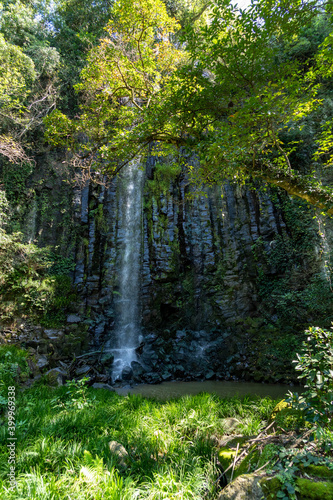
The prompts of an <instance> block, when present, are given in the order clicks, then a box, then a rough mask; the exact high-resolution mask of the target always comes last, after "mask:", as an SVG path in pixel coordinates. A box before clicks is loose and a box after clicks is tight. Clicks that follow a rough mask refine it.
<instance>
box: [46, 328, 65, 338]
mask: <svg viewBox="0 0 333 500" xmlns="http://www.w3.org/2000/svg"><path fill="white" fill-rule="evenodd" d="M44 336H45V337H46V338H48V339H49V340H60V339H61V338H62V337H63V336H64V331H63V330H55V329H53V328H52V329H48V330H44Z"/></svg>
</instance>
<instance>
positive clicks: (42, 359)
mask: <svg viewBox="0 0 333 500" xmlns="http://www.w3.org/2000/svg"><path fill="white" fill-rule="evenodd" d="M48 364H49V362H48V359H47V357H46V356H44V355H43V354H38V355H37V356H36V365H37V366H38V368H39V369H41V368H45V366H47V365H48Z"/></svg>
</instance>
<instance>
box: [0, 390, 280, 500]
mask: <svg viewBox="0 0 333 500" xmlns="http://www.w3.org/2000/svg"><path fill="white" fill-rule="evenodd" d="M274 405H275V402H273V401H272V400H271V399H269V398H264V399H250V398H245V399H243V400H242V401H241V400H240V399H237V398H232V399H219V398H218V397H216V396H214V395H209V394H201V395H197V396H193V397H190V396H186V397H183V398H181V399H178V400H173V401H168V402H158V401H154V400H147V399H145V398H143V397H141V396H138V395H131V396H127V397H123V396H119V395H117V394H115V393H112V392H109V391H105V390H94V389H86V388H84V387H83V386H80V384H72V385H71V384H70V385H69V386H64V387H60V388H50V387H44V386H40V387H36V388H32V389H28V390H25V391H23V392H19V393H18V394H17V399H16V419H17V427H16V437H17V441H16V479H17V489H16V490H15V491H11V490H10V489H9V486H10V483H9V480H8V479H7V477H8V476H7V474H8V472H9V465H8V448H7V443H8V441H7V429H6V418H5V417H4V416H3V424H4V425H2V427H1V453H0V471H1V482H0V488H1V491H5V490H7V491H6V493H5V495H6V496H5V498H8V499H14V498H15V499H18V498H20V499H23V498H24V499H25V498H27V499H28V498H29V499H45V500H46V499H47V500H51V499H58V498H59V499H75V500H79V499H94V500H97V499H101V498H110V499H119V500H120V499H121V500H123V499H134V498H147V499H162V498H163V499H167V498H168V499H176V498H177V499H187V498H188V499H200V498H213V497H214V495H215V492H216V479H217V477H218V476H219V475H220V471H219V469H218V468H217V466H216V459H215V455H216V443H217V441H218V439H219V437H220V436H222V435H223V434H224V433H225V432H226V431H227V430H228V429H227V428H225V420H224V419H225V418H226V417H237V418H238V419H239V420H240V422H241V423H240V425H239V428H238V432H241V433H242V434H244V435H253V434H255V433H257V432H259V430H260V428H261V427H262V425H263V421H266V420H267V419H268V417H269V415H270V413H271V411H272V408H273V407H274ZM112 441H114V442H117V443H119V444H121V445H122V446H123V447H124V448H125V449H126V451H127V455H126V453H125V450H123V449H121V448H120V451H119V449H118V450H114V451H113V452H112V451H111V450H110V446H109V443H110V442H112Z"/></svg>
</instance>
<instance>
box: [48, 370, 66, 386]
mask: <svg viewBox="0 0 333 500" xmlns="http://www.w3.org/2000/svg"><path fill="white" fill-rule="evenodd" d="M45 375H46V376H47V379H48V382H49V384H50V385H58V386H61V385H64V383H65V382H66V378H67V373H66V372H65V371H64V370H63V369H62V368H60V367H57V368H52V369H51V370H49V371H48V372H46V373H45Z"/></svg>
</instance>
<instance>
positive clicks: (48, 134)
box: [0, 0, 333, 499]
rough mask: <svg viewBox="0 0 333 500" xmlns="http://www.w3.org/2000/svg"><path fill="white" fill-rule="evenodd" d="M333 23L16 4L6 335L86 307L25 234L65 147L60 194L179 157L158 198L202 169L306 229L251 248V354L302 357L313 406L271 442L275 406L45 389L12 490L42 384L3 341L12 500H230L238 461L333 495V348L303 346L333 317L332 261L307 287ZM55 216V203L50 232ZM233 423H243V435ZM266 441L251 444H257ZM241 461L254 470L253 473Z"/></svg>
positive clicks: (1, 214) (285, 492) (308, 16)
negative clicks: (86, 181) (10, 326)
mask: <svg viewBox="0 0 333 500" xmlns="http://www.w3.org/2000/svg"><path fill="white" fill-rule="evenodd" d="M332 16H333V10H332V3H331V2H325V1H319V0H306V1H301V0H291V1H290V0H289V1H285V0H278V1H273V0H258V1H254V2H253V3H252V4H251V5H250V6H249V7H248V8H247V9H246V10H239V9H238V8H237V7H235V6H233V5H231V4H229V1H228V0H218V1H217V2H205V1H203V0H197V1H194V2H192V3H191V4H189V3H188V2H185V1H184V2H183V1H182V0H179V1H176V0H175V1H173V0H170V1H166V2H164V3H163V2H161V1H160V0H138V1H136V2H135V1H133V0H122V1H119V2H115V3H114V4H113V3H111V2H108V1H107V0H97V1H95V2H93V3H91V2H88V1H87V0H79V1H76V0H57V1H55V2H53V1H40V0H36V1H34V0H27V1H21V0H14V1H4V2H3V3H2V4H0V65H1V72H0V298H1V304H0V319H1V322H3V323H6V322H7V323H8V322H11V321H13V319H15V318H17V317H20V318H23V319H27V318H28V319H29V320H30V321H31V322H33V323H39V324H41V325H43V326H46V327H55V328H56V327H60V326H61V325H62V324H63V323H64V321H65V318H66V314H67V312H68V305H69V304H70V303H71V302H73V301H75V300H76V299H77V295H76V293H75V291H74V290H73V289H72V284H71V280H70V277H69V273H70V272H71V271H72V269H73V265H74V263H73V260H72V259H71V258H70V257H68V255H69V254H68V253H67V254H65V253H64V256H60V255H59V254H58V253H57V252H56V251H55V250H56V249H54V248H53V249H51V248H38V247H37V246H36V245H34V244H33V242H32V241H31V239H30V238H29V237H28V236H27V235H25V236H23V235H22V234H21V233H20V229H21V221H22V219H23V218H26V217H27V216H28V212H27V211H25V209H24V205H25V203H26V200H27V199H28V198H29V197H33V196H34V195H35V194H34V193H32V191H33V190H32V188H30V184H29V183H30V179H31V176H32V174H33V172H35V169H36V163H37V160H38V157H39V156H41V155H43V154H45V153H46V152H49V151H50V150H52V151H53V152H55V154H57V152H59V151H61V154H62V155H63V156H62V160H61V161H62V163H66V167H67V168H66V172H65V173H64V175H63V178H62V179H61V182H62V181H63V180H66V182H67V183H68V185H69V186H70V187H71V186H72V184H71V183H72V180H73V178H74V174H75V172H76V171H77V170H78V169H79V170H80V171H81V172H82V170H83V171H86V173H87V176H88V177H90V178H93V179H96V178H97V177H98V176H99V174H100V173H102V174H105V173H107V174H108V175H110V176H112V175H116V174H117V173H118V172H119V171H120V170H121V168H122V167H123V166H124V165H125V164H126V163H128V161H130V160H131V159H133V158H134V157H135V156H137V155H140V156H141V158H144V157H145V155H147V154H148V152H150V153H151V152H152V153H153V154H154V155H155V156H156V157H161V159H162V160H161V162H160V164H159V165H158V167H157V175H156V176H155V179H154V180H151V182H150V188H151V189H155V190H157V191H158V189H160V188H161V186H162V185H163V182H165V183H166V184H167V185H169V182H170V178H169V175H170V171H172V172H173V173H174V175H179V172H180V171H182V172H185V171H186V175H187V176H188V177H189V179H190V180H191V181H192V182H193V185H195V186H197V188H198V190H199V191H200V189H201V186H202V184H203V183H204V184H206V185H207V184H208V185H210V184H214V183H222V182H223V181H224V180H225V179H229V180H231V181H232V182H237V183H244V182H248V183H249V184H250V183H251V186H252V189H257V186H258V185H259V183H262V182H266V183H268V184H270V185H272V186H273V187H274V189H275V191H273V192H272V196H274V195H276V196H277V198H279V200H280V201H279V203H280V204H281V206H282V205H283V210H284V213H285V216H286V218H287V219H288V218H289V220H290V221H289V222H290V223H289V227H290V228H291V232H292V233H293V234H292V237H291V238H290V241H288V242H287V241H285V240H282V239H281V240H279V239H277V240H276V241H275V246H274V247H272V251H271V252H270V253H268V252H267V249H266V247H265V245H264V242H263V241H261V240H260V238H259V239H258V240H257V241H256V242H255V244H254V245H253V247H252V252H253V256H254V259H255V260H257V261H260V266H259V267H258V269H259V271H258V276H257V287H258V293H259V296H260V297H261V299H262V306H261V308H262V309H261V311H260V314H261V315H262V316H261V317H260V318H248V320H245V321H248V323H247V325H245V323H244V324H242V325H241V328H244V326H246V327H247V331H248V332H249V333H250V334H251V335H250V336H251V339H253V342H252V344H250V346H251V349H249V350H251V351H252V349H254V348H255V347H256V346H257V345H260V351H261V352H260V353H257V352H256V351H254V355H253V357H254V358H255V359H254V363H255V364H256V366H259V367H260V368H261V364H262V365H263V366H264V365H265V367H264V369H266V370H268V367H267V356H266V351H265V349H266V344H268V343H271V344H272V346H273V347H272V346H270V347H269V348H268V351H267V352H269V354H270V355H271V354H272V353H273V355H274V356H275V358H279V359H278V362H277V363H276V364H277V365H278V363H279V370H281V371H283V370H284V369H285V362H286V359H290V358H291V357H293V351H294V350H295V349H298V351H299V354H298V364H297V366H296V369H297V370H298V371H299V372H300V378H301V379H302V380H303V381H305V382H306V383H307V387H306V390H305V393H304V394H303V395H295V394H290V395H289V400H288V403H283V404H282V411H277V415H276V420H275V424H274V427H273V428H270V431H269V430H265V427H266V426H267V425H268V423H269V421H270V418H272V417H271V414H272V411H273V409H274V407H275V405H276V403H277V402H276V401H275V402H273V401H271V400H269V399H262V400H259V399H255V398H252V399H251V398H246V399H244V400H242V401H241V400H239V399H237V398H233V399H229V400H220V399H219V398H217V397H215V396H208V395H200V396H197V397H193V398H192V397H187V398H183V399H181V400H179V401H169V402H158V401H148V400H145V399H144V398H141V397H136V396H128V397H126V398H123V397H120V396H117V395H116V394H114V393H112V392H107V391H96V390H93V389H91V388H87V387H86V385H85V381H84V380H79V381H72V382H68V383H67V385H66V386H64V387H59V388H58V387H57V388H55V387H53V388H50V387H49V386H48V385H47V384H48V383H49V382H50V380H49V379H47V377H45V378H42V379H41V380H40V381H39V382H37V383H35V385H34V386H33V387H32V388H29V389H25V390H24V391H22V392H21V391H18V390H17V391H16V397H17V399H16V404H17V407H16V408H17V413H16V416H15V418H16V437H17V448H16V460H17V461H16V477H17V489H15V491H12V490H11V488H10V483H9V480H8V477H7V474H8V471H9V469H8V449H7V444H8V443H7V434H6V433H7V430H8V429H7V427H6V425H7V422H8V416H9V413H10V410H8V404H9V399H8V387H17V389H18V388H19V387H20V386H21V385H22V384H25V383H26V382H27V380H29V377H30V375H31V369H30V365H31V364H33V363H34V362H35V361H36V360H35V359H33V356H29V354H28V352H26V351H21V350H19V349H16V348H12V347H8V346H2V347H1V349H0V376H1V382H0V418H1V420H2V422H1V423H3V424H6V425H2V427H1V435H0V438H1V442H0V446H1V451H2V453H1V460H0V488H1V491H2V492H3V491H5V495H6V497H4V498H8V499H10V498H32V499H51V498H54V499H56V498H68V499H70V498H75V499H80V498H82V499H85V498H87V499H88V498H91V499H98V498H112V499H118V498H119V499H125V498H129V499H134V498H149V499H160V498H165V499H166V498H170V499H176V498H183V499H187V498H188V499H199V498H214V496H216V495H217V493H218V490H219V487H220V484H221V483H222V482H223V481H224V475H223V473H221V468H220V467H221V466H222V467H223V468H224V469H228V468H229V467H230V465H231V469H229V470H232V474H231V476H230V472H229V475H227V479H228V480H230V479H231V478H232V476H233V477H235V476H236V475H238V474H241V473H244V472H249V471H255V470H257V469H261V468H262V467H266V469H267V468H268V470H269V471H270V474H271V475H272V476H274V477H275V479H276V480H277V481H276V482H275V483H274V484H273V485H272V484H271V485H270V486H267V485H266V486H265V487H267V488H268V491H269V494H271V495H272V498H292V499H293V498H299V497H300V495H303V498H328V499H330V498H333V493H332V482H325V481H324V480H323V477H320V475H319V473H321V474H324V476H325V477H326V479H332V462H331V458H332V401H333V396H332V394H333V388H332V375H333V371H332V370H333V367H332V359H333V358H332V356H333V354H332V333H331V331H329V330H322V329H320V328H315V327H311V328H309V330H308V332H307V340H306V341H305V342H304V345H303V350H302V351H300V349H299V345H298V346H296V345H295V337H294V334H293V333H294V330H297V329H299V327H300V326H302V327H303V326H304V324H306V325H309V323H310V322H311V323H313V324H316V325H319V326H323V327H325V328H326V327H328V325H329V323H330V321H331V319H332V312H331V304H332V298H331V297H332V295H331V294H332V283H331V281H330V272H331V269H330V261H329V257H328V260H327V279H325V282H324V279H323V276H322V275H321V276H319V274H316V272H315V271H314V270H312V269H311V266H309V267H308V269H307V272H308V274H307V275H306V276H303V278H304V282H305V281H306V284H305V285H304V286H303V287H302V288H296V289H295V290H294V289H293V288H292V287H293V283H294V281H295V280H296V278H295V276H296V277H297V273H300V271H299V270H300V269H303V267H304V263H303V262H302V260H303V255H306V252H307V250H308V249H309V248H310V247H311V248H312V247H313V246H314V245H315V243H316V241H317V240H316V238H318V234H317V233H316V234H315V235H314V234H313V230H312V226H311V223H312V217H315V216H317V217H318V220H320V221H325V217H329V216H330V215H331V214H332V213H333V193H332V185H331V180H332V166H333V128H332V127H333V101H332V97H333V85H332V76H333V70H332V68H333V46H332V44H333V35H332V22H333V20H332ZM52 148H53V149H52ZM64 151H65V152H64ZM65 154H66V162H63V158H64V155H65ZM166 157H167V159H168V161H167V162H164V161H163V158H166ZM198 158H199V159H200V162H198V161H197V159H198ZM175 159H176V160H175ZM176 163H177V164H176ZM166 164H168V169H169V170H168V169H167V168H166V167H165V165H166ZM163 175H164V177H163ZM159 176H160V178H159ZM171 177H172V176H171ZM39 181H40V180H39V179H38V182H39ZM159 181H160V183H161V185H158V183H159ZM36 182H37V181H36ZM42 182H43V180H42ZM261 186H262V184H261ZM164 187H165V186H164ZM162 190H163V186H162ZM282 190H284V191H286V192H287V193H288V194H289V195H292V196H296V197H298V198H301V199H302V202H301V203H300V204H299V205H298V204H297V203H295V202H294V201H290V199H289V198H287V197H285V196H280V194H279V193H281V191H282ZM274 193H275V194H274ZM276 193H277V194H276ZM155 194H156V193H155ZM284 194H285V193H284ZM305 202H307V203H309V204H310V205H312V206H313V207H314V208H315V209H318V210H317V212H316V213H314V214H315V215H313V214H312V213H311V214H310V212H309V211H307V209H306V205H305ZM48 205H49V199H45V200H44V201H43V210H44V217H45V218H47V217H48V214H49V212H48V210H49V206H48ZM296 205H297V207H296ZM17 207H21V208H20V210H21V211H20V210H18V209H17ZM22 207H23V208H22ZM96 211H97V212H98V209H97V208H96ZM97 212H96V214H97V216H98V214H99V215H100V216H101V217H102V215H103V214H100V212H98V213H97ZM320 212H321V213H320ZM67 222H68V220H67V219H66V221H65V224H66V223H67ZM321 223H322V225H324V222H321ZM311 231H312V233H311ZM288 245H289V246H288ZM302 266H303V267H302ZM272 267H275V268H277V267H278V268H279V269H280V271H281V275H280V276H275V277H274V279H273V280H272V279H269V278H267V273H266V270H267V269H271V268H272ZM305 267H306V266H305ZM283 273H284V274H283ZM305 277H306V278H308V277H309V280H307V279H305ZM216 286H219V283H217V284H216ZM189 293H190V292H189ZM272 310H273V311H274V312H277V313H278V316H279V320H278V322H276V323H275V324H274V325H273V326H272V324H269V322H268V321H267V322H266V323H265V319H266V318H265V314H266V311H269V312H270V311H272ZM260 322H263V323H265V324H264V327H263V328H261V330H260V328H259V326H258V325H259V323H260ZM286 325H287V327H286ZM282 329H284V330H283V332H282ZM259 330H260V331H259ZM281 332H282V333H281ZM286 332H287V334H288V335H285V336H283V335H284V334H285V333H286ZM267 339H269V341H268V340H267ZM284 355H285V357H284ZM282 358H283V359H282ZM251 359H252V358H251ZM251 362H252V361H251ZM278 373H279V375H280V371H279V372H278ZM288 404H290V405H291V407H290V406H288ZM279 409H281V408H279ZM229 417H237V419H238V420H239V423H238V424H237V426H236V428H235V429H230V428H228V422H227V421H226V420H225V418H229ZM273 430H275V434H273V435H272V434H271V431H273ZM235 433H238V434H240V435H241V436H242V437H241V438H240V439H239V441H235V436H234V434H235ZM259 433H261V435H260V438H258V443H259V446H255V447H253V443H252V442H251V441H249V440H248V439H247V438H249V436H252V437H253V436H254V435H258V434H259ZM110 442H116V450H115V449H114V448H112V445H111V449H110ZM120 444H121V445H122V446H124V447H125V448H126V452H125V451H124V450H123V451H119V450H122V448H121V447H120ZM221 446H223V448H224V450H223V449H222V451H221ZM239 448H240V449H241V450H242V453H243V452H244V455H242V456H243V458H244V460H240V461H237V460H236V459H237V452H235V449H237V450H238V449H239ZM218 452H220V453H219V460H220V462H221V463H218V462H217V459H216V453H218ZM224 452H225V453H224ZM235 453H236V458H235ZM230 457H232V460H234V462H233V466H232V463H230ZM228 459H229V463H228ZM221 464H222V465H221ZM311 467H317V469H316V470H315V473H314V471H313V469H311ZM318 467H319V468H321V469H320V470H319V469H318ZM286 471H287V472H286ZM311 471H312V472H311ZM311 474H312V476H311ZM309 477H310V478H311V477H312V478H315V479H312V480H310V482H311V481H312V482H313V483H314V484H315V485H317V486H316V487H317V490H316V491H314V490H313V489H312V487H311V486H310V485H309V484H308V483H307V482H306V481H308V478H309ZM323 485H324V486H323ZM313 488H315V487H313ZM321 488H323V489H321ZM325 488H326V490H325ZM327 488H328V489H327ZM323 491H324V493H323ZM300 492H301V493H300ZM302 492H303V493H302ZM304 492H305V493H304ZM316 495H317V496H316ZM323 495H324V496H323ZM325 495H326V496H325ZM0 496H1V494H0Z"/></svg>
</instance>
